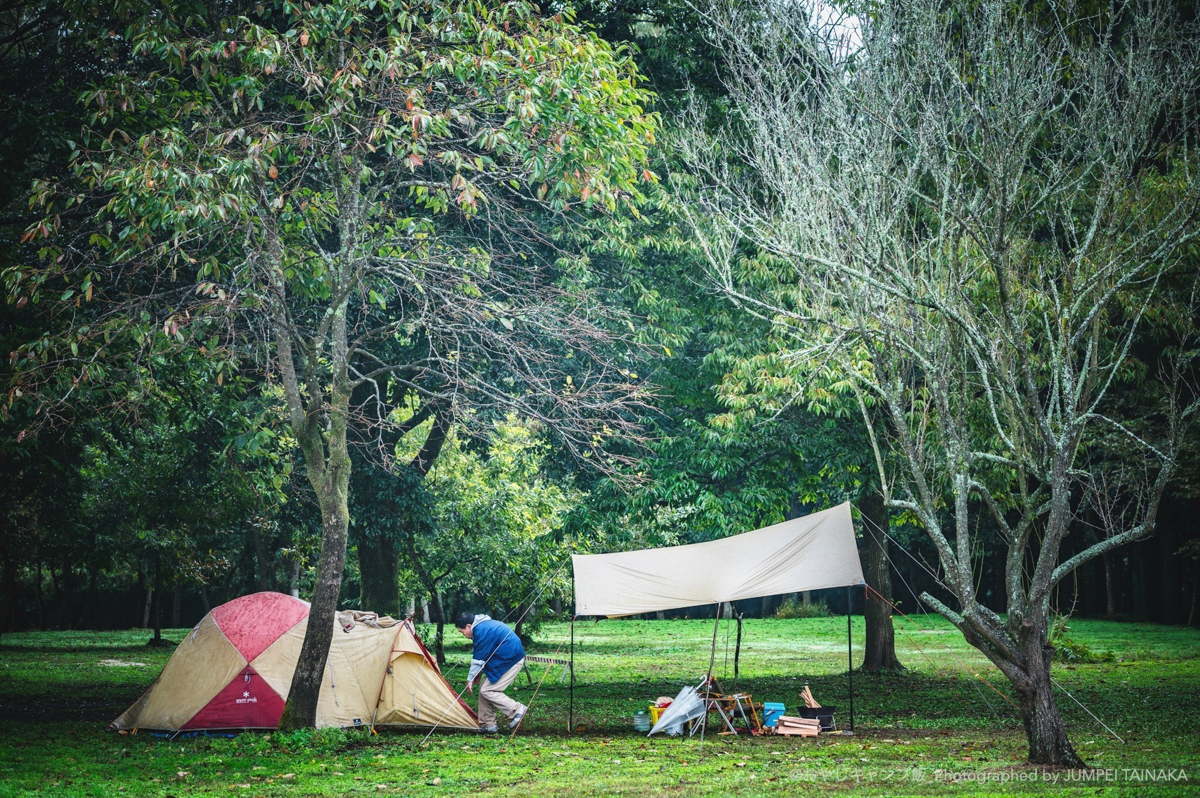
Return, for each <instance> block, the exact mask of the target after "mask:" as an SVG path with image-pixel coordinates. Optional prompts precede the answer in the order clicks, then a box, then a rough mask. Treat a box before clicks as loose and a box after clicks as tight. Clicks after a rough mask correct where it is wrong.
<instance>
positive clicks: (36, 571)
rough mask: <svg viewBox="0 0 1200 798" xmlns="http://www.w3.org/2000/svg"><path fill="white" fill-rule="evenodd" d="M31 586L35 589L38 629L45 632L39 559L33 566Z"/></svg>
mask: <svg viewBox="0 0 1200 798" xmlns="http://www.w3.org/2000/svg"><path fill="white" fill-rule="evenodd" d="M33 567H34V572H33V576H34V580H33V585H34V587H35V588H36V589H37V600H38V629H41V630H42V631H43V632H44V631H46V597H45V595H44V594H43V592H42V561H41V559H40V558H39V559H38V560H37V561H36V562H35V563H34V564H33Z"/></svg>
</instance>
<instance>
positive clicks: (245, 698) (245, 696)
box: [234, 690, 258, 704]
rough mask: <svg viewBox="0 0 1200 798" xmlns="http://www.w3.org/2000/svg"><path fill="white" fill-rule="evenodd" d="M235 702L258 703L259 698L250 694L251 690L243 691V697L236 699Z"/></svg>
mask: <svg viewBox="0 0 1200 798" xmlns="http://www.w3.org/2000/svg"><path fill="white" fill-rule="evenodd" d="M234 703H235V704H257V703H258V699H257V698H255V697H254V696H252V695H250V691H249V690H243V691H242V697H241V698H239V699H237V700H235V701H234Z"/></svg>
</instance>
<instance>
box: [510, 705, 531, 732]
mask: <svg viewBox="0 0 1200 798" xmlns="http://www.w3.org/2000/svg"><path fill="white" fill-rule="evenodd" d="M527 709H529V707H527V706H525V705H524V704H522V705H521V708H520V709H518V710H517V714H515V715H513V716H512V720H511V721H509V724H508V728H510V729H515V728H517V726H519V725H520V724H521V718H523V717H525V711H526V710H527Z"/></svg>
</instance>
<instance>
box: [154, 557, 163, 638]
mask: <svg viewBox="0 0 1200 798" xmlns="http://www.w3.org/2000/svg"><path fill="white" fill-rule="evenodd" d="M160 643H162V566H161V565H159V564H158V563H155V564H154V645H156V646H157V645H159V644H160Z"/></svg>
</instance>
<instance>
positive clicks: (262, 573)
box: [250, 531, 275, 592]
mask: <svg viewBox="0 0 1200 798" xmlns="http://www.w3.org/2000/svg"><path fill="white" fill-rule="evenodd" d="M250 540H251V543H252V544H253V546H254V589H255V590H258V591H260V592H261V591H267V590H274V589H275V579H274V578H273V577H274V570H275V569H274V568H273V567H272V565H271V552H270V551H268V549H267V543H266V541H265V540H263V536H262V534H261V533H260V532H258V531H255V532H253V533H251V535H250Z"/></svg>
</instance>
